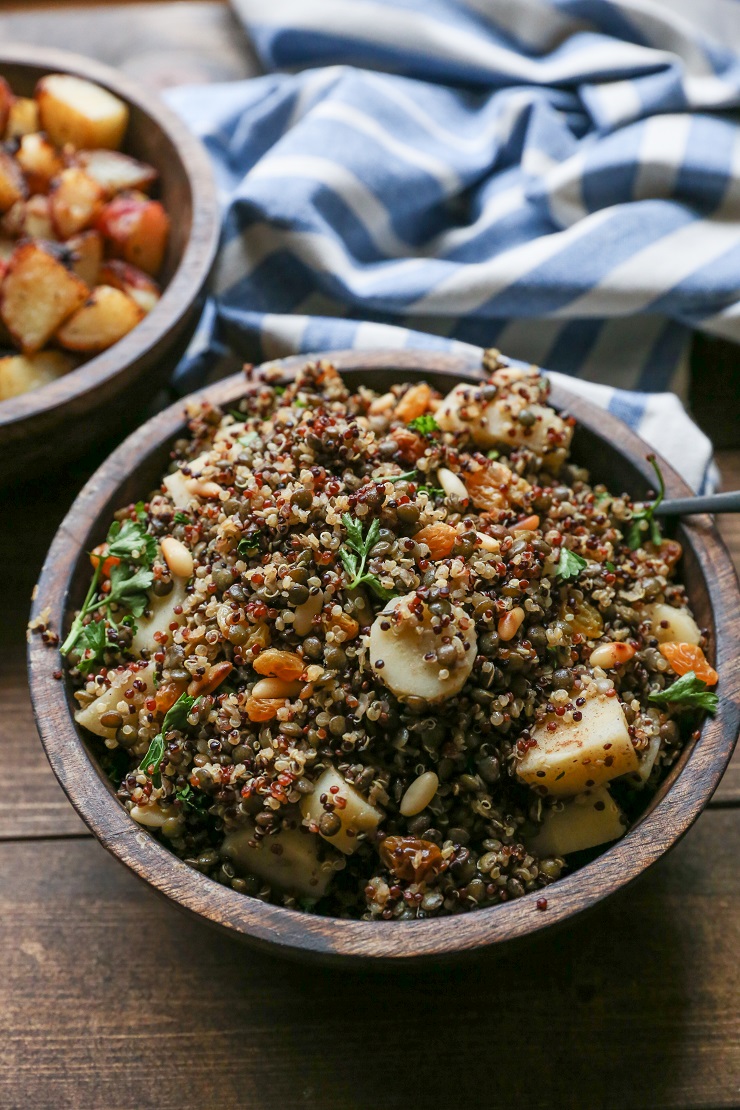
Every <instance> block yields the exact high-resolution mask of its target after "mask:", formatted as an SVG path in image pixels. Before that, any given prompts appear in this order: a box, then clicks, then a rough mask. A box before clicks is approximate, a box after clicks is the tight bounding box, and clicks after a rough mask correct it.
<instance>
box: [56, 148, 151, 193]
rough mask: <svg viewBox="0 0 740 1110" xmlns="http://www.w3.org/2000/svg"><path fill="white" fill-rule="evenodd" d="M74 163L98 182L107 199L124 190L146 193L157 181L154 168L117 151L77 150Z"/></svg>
mask: <svg viewBox="0 0 740 1110" xmlns="http://www.w3.org/2000/svg"><path fill="white" fill-rule="evenodd" d="M75 162H76V163H77V165H78V166H82V168H83V170H84V171H85V173H87V174H89V175H90V177H92V178H94V179H95V181H97V182H98V184H99V185H100V186H101V187H102V188H103V189H104V190H105V195H106V197H108V198H109V199H110V198H111V197H112V196H115V194H116V193H120V192H122V191H123V190H124V189H142V190H144V191H146V190H147V189H148V188H150V186H151V185H152V184H153V183H154V182H155V181H156V180H157V171H156V170H155V169H154V166H149V165H147V163H146V162H137V161H136V159H135V158H129V156H128V154H120V153H119V152H118V151H117V150H78V151H77V153H76V154H75Z"/></svg>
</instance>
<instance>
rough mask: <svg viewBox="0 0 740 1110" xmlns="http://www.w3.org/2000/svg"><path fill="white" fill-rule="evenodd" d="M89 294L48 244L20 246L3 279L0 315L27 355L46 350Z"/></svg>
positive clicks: (82, 282) (14, 253) (85, 287)
mask: <svg viewBox="0 0 740 1110" xmlns="http://www.w3.org/2000/svg"><path fill="white" fill-rule="evenodd" d="M87 295H88V290H87V286H86V285H85V283H84V281H81V280H80V279H79V278H78V277H77V275H76V274H73V273H70V271H69V270H68V269H67V268H66V267H65V266H64V265H63V264H62V263H61V262H60V261H59V259H58V258H57V257H55V255H54V253H53V252H52V250H51V249H50V247H49V245H43V244H41V243H20V244H19V245H18V246H17V247H16V249H15V251H14V252H13V256H12V258H11V259H10V262H9V264H8V272H7V274H6V275H5V278H4V280H3V284H2V306H1V307H0V316H2V319H3V321H4V323H5V325H6V326H7V328H8V331H9V332H10V334H11V335H12V336H13V339H14V340H15V342H16V343H17V344H18V346H19V347H20V348H21V349H22V350H23V351H24V353H26V354H28V353H29V352H33V351H38V350H39V349H40V348H41V347H43V346H44V344H45V343H46V342H47V341H48V340H49V339H50V338H51V337H52V335H53V334H54V332H55V331H56V330H57V328H58V327H59V325H60V324H61V323H62V321H63V320H66V318H67V317H68V316H69V315H70V314H71V313H72V312H74V310H75V309H76V308H79V306H80V305H81V304H82V302H83V301H84V300H85V298H86V297H87Z"/></svg>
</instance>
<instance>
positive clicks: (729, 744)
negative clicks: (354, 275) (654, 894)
mask: <svg viewBox="0 0 740 1110" xmlns="http://www.w3.org/2000/svg"><path fill="white" fill-rule="evenodd" d="M326 357H327V358H329V359H331V361H332V362H333V363H334V365H336V366H337V368H338V369H339V370H340V371H341V372H342V375H343V377H344V379H345V381H346V382H347V383H348V385H350V386H351V387H357V386H358V385H359V384H361V383H364V384H366V385H372V386H373V387H374V388H377V389H380V390H383V389H385V388H386V387H387V386H388V385H390V384H391V383H393V382H394V381H396V382H397V381H403V380H409V379H415V378H424V379H426V380H427V381H429V382H430V383H432V384H434V385H436V386H437V388H438V389H440V390H441V391H443V392H446V391H447V390H449V389H450V388H452V386H453V385H455V384H457V383H458V382H459V381H468V380H473V379H475V378H479V377H480V367H479V364H478V362H477V361H475V360H474V359H472V358H470V357H466V356H457V355H449V356H448V355H436V354H430V353H428V352H421V351H419V352H414V351H403V352H394V351H391V352H377V353H373V352H352V351H350V352H334V353H333V354H328V355H327V356H326ZM304 362H305V358H304V357H303V356H302V357H300V358H292V359H286V360H283V361H282V362H280V363H277V364H274V365H278V366H280V367H281V368H283V370H284V373H285V376H286V378H287V377H289V376H290V375H291V374H292V373H294V371H295V370H296V369H297V368H298V367H299V366H300V365H302V364H303V363H304ZM244 392H245V382H244V378H243V377H242V376H241V375H238V376H235V377H232V378H229V379H227V380H226V381H223V382H221V383H219V384H217V385H215V386H212V387H210V388H208V389H207V390H204V391H203V393H202V394H200V395H198V394H196V396H205V397H208V399H209V400H211V401H213V402H214V403H217V404H220V405H224V406H226V407H228V406H230V405H233V404H234V402H236V401H237V400H238V399H239V398H240V397H241V396H242V395H243V393H244ZM552 400H553V403H554V404H555V406H556V407H557V408H559V409H561V410H567V411H568V412H570V413H572V415H574V416H575V417H576V418H577V421H578V427H577V430H576V435H575V439H574V451H573V453H574V456H575V458H576V459H577V460H578V461H580V462H582V463H583V464H584V465H587V466H588V467H589V468H590V469H591V472H592V475H594V477H595V478H596V479H598V480H600V481H605V482H607V483H608V484H610V485H611V487H612V488H613V489H616V490H618V491H619V492H622V491H624V490H626V491H628V492H630V493H631V494H633V495H634V496H640V495H643V494H644V493H645V492H646V491H647V489H648V488H649V485H650V479H651V474H652V472H651V470H650V468H649V466H648V464H647V462H646V461H645V456H646V455H647V454H648V453H649V451H650V449H649V448H648V446H647V445H646V444H645V443H644V442H643V441H642V440H640V439H639V438H638V437H637V436H636V435H634V434H633V433H632V432H631V431H629V429H628V428H627V427H626V426H625V425H624V424H622V423H621V421H619V420H617V419H616V418H615V417H613V416H611V415H610V414H608V413H605V412H602V411H601V410H598V409H596V408H595V407H594V406H593V405H591V404H590V403H588V402H586V401H584V400H581V399H580V398H577V397H575V396H574V395H572V394H570V393H569V392H566V391H565V390H561V389H560V388H556V389H554V390H553V397H552ZM183 428H184V419H183V411H182V405H181V404H178V405H174V406H172V407H171V408H169V409H167V410H166V411H164V412H162V413H160V414H159V415H158V416H156V417H154V419H153V420H150V421H149V422H148V423H147V424H146V425H144V426H143V427H142V428H140V429H139V431H137V432H135V433H134V434H133V435H132V436H130V438H129V439H128V440H127V441H126V442H125V443H123V444H122V445H121V446H120V447H119V448H118V450H117V451H115V452H114V453H113V455H111V457H110V458H109V459H108V461H107V462H106V463H105V464H104V465H103V466H102V467H101V468H100V470H98V472H97V473H96V474H95V475H94V476H93V477H92V478H91V479H90V481H89V482H88V484H87V485H86V486H85V488H84V489H83V490H82V492H81V493H80V495H79V497H78V498H77V500H76V502H75V504H74V505H73V507H72V509H71V511H70V513H69V515H68V516H67V518H66V520H65V521H64V522H63V524H62V525H61V527H60V529H59V531H58V533H57V535H56V537H55V539H54V542H53V544H52V547H51V550H50V552H49V555H48V557H47V559H46V562H45V564H44V568H43V570H42V573H41V578H40V580H39V585H38V589H37V594H36V598H35V601H34V606H33V614H32V615H33V616H38V615H39V613H41V612H42V611H45V612H46V611H48V614H49V615H48V623H50V625H51V627H52V628H53V629H54V630H56V631H58V632H62V633H63V632H65V631H66V629H67V628H68V627H69V624H70V622H71V619H72V614H73V612H74V610H75V609H76V608H78V607H79V605H80V603H81V601H82V599H83V596H84V593H85V590H86V588H87V585H88V582H89V575H90V565H89V561H88V559H87V557H86V555H85V554H84V552H85V551H89V550H90V548H91V547H92V546H93V545H94V544H96V543H99V542H100V541H101V540H102V539H103V538H104V536H105V534H106V531H107V528H108V525H109V522H110V519H111V514H112V512H113V511H114V510H115V509H116V508H118V507H120V506H121V505H122V504H126V503H128V502H131V501H135V500H137V499H138V498H140V497H142V496H146V495H147V493H148V492H149V491H150V490H151V489H152V488H156V487H157V486H158V485H159V481H160V478H161V475H162V473H163V472H164V470H165V468H166V466H167V464H168V461H169V456H168V452H169V450H170V446H171V444H172V441H173V440H174V439H176V438H177V437H178V436H179V435H181V434H182V432H183ZM661 466H662V469H663V473H664V475H665V478H666V486H667V489H668V492H669V494H670V495H671V496H682V495H685V494H687V493H688V492H689V490H688V489H687V487H686V485H685V484H684V483H683V481H682V480H681V479H680V478H679V477H678V476H677V475H676V473H675V472H674V471H673V470H672V469H671V468H670V467H669V466H668V464H667V463H665V462H663V461H662V460H661ZM678 537H679V538H680V541H681V543H682V544H683V546H684V552H685V554H684V560H683V580H684V582H685V584H686V587H687V590H688V593H689V597H690V600H691V604H692V606H693V609H694V612H695V614H696V616H697V619H698V621H699V623H700V624H702V625H704V626H706V627H708V628H709V630H710V639H711V651H710V655H711V656H712V657H713V661H714V665H715V666H716V667H717V669H718V670H719V673H720V676H721V685H720V692H721V699H720V708H719V711H718V713H717V715H716V716H715V717H714V718H710V719H708V720H707V721H706V722H705V723H704V725H703V727H702V730H701V735H700V737H699V739H698V740H697V741H696V742H694V743H690V744H688V745H687V747H686V748H685V750H684V751H683V753H682V756H681V758H680V760H679V761H678V763H677V765H676V766H675V767H674V768H672V770H671V772H670V775H669V776H668V778H667V779H666V781H665V782H664V783H663V784H662V785H661V787H660V789H659V791H658V792H657V794H656V795H655V797H654V798H653V799H652V800H651V802H650V803H649V805H648V807H647V809H646V811H645V813H644V814H643V815H642V817H641V818H640V819H639V820H638V821H637V823H636V824H635V825H634V826H633V827H632V828H631V829H630V831H629V832H628V833H627V835H626V836H625V837H624V838H623V839H622V840H620V841H618V842H617V843H616V844H614V845H613V846H612V847H609V848H608V849H607V850H606V851H604V852H603V853H602V854H601V855H600V856H599V857H598V858H596V859H595V860H593V862H591V863H588V864H586V866H584V867H582V868H581V869H580V870H579V871H577V872H574V873H572V874H569V875H566V877H564V878H562V879H560V880H559V881H558V882H557V883H555V884H554V885H552V886H550V887H548V888H547V900H548V908H547V910H546V911H545V912H541V911H539V910H538V909H537V908H536V902H537V898H538V897H541V892H540V894H537V893H533V894H529V895H526V896H525V897H523V898H519V899H516V900H515V901H513V902H510V903H506V904H505V905H502V906H497V907H492V908H490V909H483V910H478V911H476V912H474V913H470V914H464V915H461V916H459V917H453V918H440V919H437V920H434V919H432V920H427V921H418V922H408V923H394V922H363V921H346V920H339V919H336V918H329V917H316V916H312V915H309V914H304V913H300V912H297V911H294V910H289V909H284V908H282V907H279V906H273V905H268V904H265V903H262V902H260V901H258V900H256V899H253V898H249V897H247V896H245V895H240V894H237V893H236V892H234V891H233V890H231V889H227V888H226V887H223V886H221V885H219V884H218V883H216V882H214V881H213V880H211V879H208V878H207V877H205V876H203V875H201V874H200V873H199V872H197V871H194V870H192V869H191V868H190V867H188V866H187V865H186V864H185V863H183V862H182V861H181V860H180V859H178V858H177V857H176V856H175V855H173V854H172V853H171V852H170V851H168V850H167V848H165V847H163V846H162V845H161V844H160V843H158V842H157V841H156V840H155V839H154V837H152V836H151V835H150V834H149V833H148V832H146V831H145V830H144V829H142V828H141V827H140V826H139V825H137V824H135V822H134V821H133V820H132V819H131V818H130V817H129V816H128V814H127V813H126V812H125V810H124V809H123V808H122V806H121V805H120V803H119V802H118V801H117V800H116V799H115V797H114V794H113V790H112V787H111V784H110V783H109V782H108V781H107V780H106V778H105V777H104V775H103V774H102V772H101V771H100V770H99V769H98V765H97V761H96V758H95V751H94V746H93V745H92V744H90V743H88V738H87V737H85V736H83V735H82V734H81V731H80V730H78V729H77V726H76V725H75V723H74V721H73V719H72V715H71V706H72V705H73V702H72V699H71V691H70V689H69V688H68V686H67V684H65V683H64V682H59V681H57V680H55V679H54V671H55V670H57V669H58V668H59V666H60V662H59V655H58V652H57V651H56V650H51V649H49V648H47V647H45V646H44V645H43V644H42V642H41V640H40V638H39V637H33V636H32V637H31V639H30V647H29V669H30V678H31V693H32V697H33V704H34V712H35V715H36V722H37V725H38V728H39V731H40V733H41V738H42V741H43V744H44V747H45V749H46V753H47V756H48V758H49V761H50V763H51V766H52V768H53V770H54V773H55V774H56V776H57V778H58V779H59V781H60V783H61V785H62V786H63V788H64V790H65V791H66V793H67V795H68V797H69V799H70V801H71V802H72V804H73V805H74V807H75V808H76V809H77V811H78V813H79V814H80V816H81V817H82V818H83V820H84V821H85V822H86V823H87V824H88V826H89V827H90V829H91V830H92V831H93V833H94V834H95V835H96V836H97V837H98V839H99V840H100V841H101V843H102V844H103V845H104V846H105V847H106V848H107V849H108V850H109V851H110V852H112V853H113V854H114V855H115V856H117V857H118V858H119V859H120V860H122V861H123V862H124V863H125V864H127V865H128V866H129V867H130V868H131V869H132V870H133V871H134V872H135V873H136V874H137V875H139V876H140V877H141V878H143V879H145V880H146V881H147V882H148V883H150V884H151V885H152V886H153V887H154V888H155V889H156V890H158V891H159V892H160V893H162V894H164V895H165V896H166V897H168V898H169V899H171V900H172V901H173V902H175V903H177V904H178V905H180V906H182V907H184V908H186V909H188V910H191V911H192V912H194V913H196V914H199V915H200V916H202V917H203V918H205V919H206V920H208V921H209V922H211V923H212V924H215V925H217V926H219V927H221V928H223V929H225V930H227V931H229V932H231V933H232V934H235V935H238V936H240V937H242V938H243V939H245V940H247V941H249V942H250V943H252V944H255V945H261V946H266V947H270V948H272V949H273V951H274V950H279V951H281V952H282V953H284V954H286V955H293V956H297V955H302V956H308V955H311V956H314V957H317V958H319V959H323V961H324V962H328V961H330V960H331V959H332V958H334V959H337V958H342V957H343V958H345V959H346V958H353V959H354V961H355V962H356V963H363V964H364V965H366V966H367V965H370V966H383V965H388V964H391V965H393V964H395V963H398V962H399V961H404V960H408V959H411V958H412V957H431V956H434V957H437V958H440V957H447V956H450V955H452V954H458V953H462V952H470V951H472V950H476V949H481V948H484V947H487V946H490V945H501V944H503V943H504V942H507V941H512V940H514V939H521V938H523V937H526V936H527V935H528V934H531V933H534V932H537V931H539V930H541V929H544V928H548V927H551V926H552V925H555V924H561V923H563V922H564V921H566V920H567V919H568V918H569V917H571V916H572V915H573V914H575V913H577V912H579V911H580V910H583V909H585V908H587V907H589V906H593V905H594V904H595V903H596V902H598V901H600V900H601V899H602V898H604V897H606V896H607V895H609V894H611V893H613V892H614V891H616V890H618V889H620V888H621V887H623V886H625V885H626V884H628V883H629V882H631V881H632V880H633V879H635V878H637V876H638V875H640V874H641V873H642V872H644V871H645V870H646V869H647V868H648V867H649V866H650V865H651V864H652V863H654V862H655V861H656V860H657V859H658V858H659V857H660V856H661V855H663V853H664V852H666V851H667V850H668V849H669V848H670V847H671V846H672V845H673V844H675V843H676V841H677V840H678V839H679V838H680V837H681V836H682V835H683V834H684V833H685V832H686V830H687V829H688V828H689V826H690V825H691V824H692V822H693V821H694V820H695V819H696V817H697V816H698V815H699V813H700V812H701V810H702V809H703V808H704V806H705V805H706V804H707V802H708V801H709V799H710V798H711V796H712V793H713V792H714V790H715V788H716V786H717V784H718V783H719V780H720V778H721V776H722V773H723V771H724V770H725V767H726V766H727V763H728V762H729V759H730V756H731V754H732V750H733V748H734V745H735V740H736V737H737V733H738V728H739V727H740V703H739V701H738V690H739V689H740V659H739V658H738V654H737V647H736V645H737V630H738V627H740V596H739V594H738V584H737V580H736V578H735V574H734V570H733V568H732V564H731V561H730V558H729V555H728V553H727V551H726V549H725V547H724V545H723V544H722V542H721V540H720V539H719V537H718V535H717V533H716V531H715V529H714V527H713V525H712V523H711V520H710V518H709V517H707V516H697V517H695V518H693V519H692V520H691V522H690V523H687V524H685V525H684V526H682V527H681V528H680V529H679V531H678Z"/></svg>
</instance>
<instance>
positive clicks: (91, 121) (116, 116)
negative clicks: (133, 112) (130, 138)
mask: <svg viewBox="0 0 740 1110" xmlns="http://www.w3.org/2000/svg"><path fill="white" fill-rule="evenodd" d="M36 100H37V102H38V106H39V116H40V120H41V127H42V129H43V130H44V131H45V132H46V133H47V135H48V136H49V138H50V139H51V141H52V142H53V143H54V144H55V146H64V144H65V143H71V144H72V145H73V146H75V147H77V148H78V149H80V148H82V149H87V150H94V149H97V148H98V147H108V148H109V149H111V150H117V149H118V147H120V145H121V143H122V142H123V136H124V134H125V131H126V127H127V124H128V115H129V112H128V107H127V105H126V104H124V102H123V101H122V100H119V99H118V97H117V96H113V94H112V93H110V92H108V90H107V89H104V88H101V86H100V85H94V84H93V83H92V81H85V80H84V79H83V78H81V77H73V76H71V75H70V74H66V73H51V74H49V75H48V76H46V77H42V78H41V80H40V81H39V83H38V85H37V86H36Z"/></svg>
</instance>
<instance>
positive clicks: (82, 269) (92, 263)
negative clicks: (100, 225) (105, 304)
mask: <svg viewBox="0 0 740 1110" xmlns="http://www.w3.org/2000/svg"><path fill="white" fill-rule="evenodd" d="M64 245H65V247H66V248H67V249H68V250H69V252H70V265H71V267H72V272H73V273H75V274H77V277H78V278H82V280H83V281H84V283H85V285H86V286H87V287H88V289H93V288H94V287H95V286H96V285H97V284H98V274H99V273H100V265H101V262H102V260H103V240H102V239H101V237H100V234H99V232H97V231H83V232H82V233H81V234H80V235H75V236H74V238H72V239H68V240H67V242H66V243H65V244H64ZM101 284H108V283H107V282H101Z"/></svg>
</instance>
